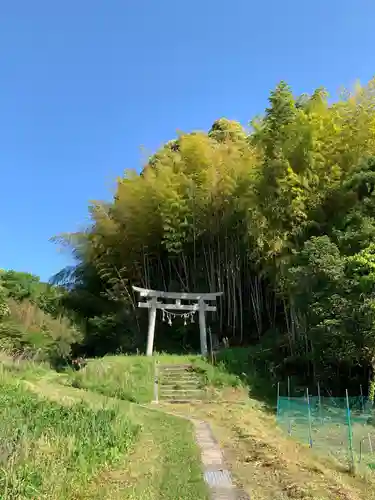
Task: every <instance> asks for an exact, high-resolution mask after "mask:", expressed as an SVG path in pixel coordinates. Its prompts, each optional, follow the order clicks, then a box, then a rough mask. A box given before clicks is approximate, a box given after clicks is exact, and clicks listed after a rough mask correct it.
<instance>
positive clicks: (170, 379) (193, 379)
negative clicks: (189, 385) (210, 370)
mask: <svg viewBox="0 0 375 500" xmlns="http://www.w3.org/2000/svg"><path fill="white" fill-rule="evenodd" d="M159 380H162V381H163V382H168V383H171V384H173V382H179V381H181V382H195V383H197V384H198V383H199V382H201V379H200V378H198V377H160V376H159Z"/></svg>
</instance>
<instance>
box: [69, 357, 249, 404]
mask: <svg viewBox="0 0 375 500" xmlns="http://www.w3.org/2000/svg"><path fill="white" fill-rule="evenodd" d="M155 361H158V362H159V363H162V364H180V363H181V364H184V363H191V364H192V365H193V368H194V369H195V370H196V372H197V374H198V376H199V377H200V378H201V380H202V385H203V386H213V387H218V388H221V387H238V386H240V385H241V384H242V383H241V379H240V377H239V376H237V375H235V374H231V373H229V372H228V371H227V370H226V368H225V365H224V364H223V363H220V364H219V365H218V366H213V365H211V364H210V363H208V362H207V361H206V360H204V359H203V358H202V357H201V356H177V355H174V356H173V355H167V354H160V355H156V356H154V357H152V358H151V357H146V356H105V357H103V358H100V359H92V360H89V361H88V364H87V366H86V367H85V368H84V369H83V370H80V371H77V372H74V371H72V370H69V371H68V372H67V374H68V378H67V379H65V380H66V383H68V384H70V385H72V386H73V387H76V388H80V389H88V390H91V391H94V392H98V393H100V394H103V395H106V396H111V397H116V398H118V399H122V400H125V401H132V402H136V403H149V402H151V401H152V400H153V385H154V363H155Z"/></svg>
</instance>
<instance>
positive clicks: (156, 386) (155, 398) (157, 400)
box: [154, 360, 159, 403]
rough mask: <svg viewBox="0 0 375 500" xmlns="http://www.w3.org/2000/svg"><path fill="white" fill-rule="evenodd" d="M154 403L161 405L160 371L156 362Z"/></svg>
mask: <svg viewBox="0 0 375 500" xmlns="http://www.w3.org/2000/svg"><path fill="white" fill-rule="evenodd" d="M154 403H159V369H158V362H157V361H156V360H155V362H154Z"/></svg>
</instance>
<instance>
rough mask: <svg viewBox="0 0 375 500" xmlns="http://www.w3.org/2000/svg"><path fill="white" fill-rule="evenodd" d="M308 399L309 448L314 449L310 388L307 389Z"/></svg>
mask: <svg viewBox="0 0 375 500" xmlns="http://www.w3.org/2000/svg"><path fill="white" fill-rule="evenodd" d="M306 399H307V417H308V419H309V446H310V448H312V447H313V442H312V428H311V408H310V396H309V389H308V388H306Z"/></svg>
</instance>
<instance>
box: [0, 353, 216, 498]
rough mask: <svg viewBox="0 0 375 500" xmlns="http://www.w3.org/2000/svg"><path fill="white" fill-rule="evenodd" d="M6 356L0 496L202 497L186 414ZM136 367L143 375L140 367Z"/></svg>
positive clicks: (1, 387)
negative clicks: (78, 384) (106, 392)
mask: <svg viewBox="0 0 375 500" xmlns="http://www.w3.org/2000/svg"><path fill="white" fill-rule="evenodd" d="M5 358H6V357H5V355H4V356H3V357H2V358H1V365H0V405H1V406H0V418H1V426H0V443H1V445H0V491H1V494H0V498H1V499H2V500H16V499H17V500H22V499H25V500H26V499H28V498H30V499H31V498H32V499H38V500H39V499H41V500H42V499H43V500H44V499H51V500H62V499H67V500H69V499H71V500H73V499H74V500H78V499H82V500H83V499H85V500H86V499H87V500H88V499H90V500H92V499H96V500H102V499H111V500H116V499H117V500H120V499H121V500H138V499H142V500H154V499H160V500H176V499H180V498H181V499H185V500H207V498H208V496H207V487H206V485H205V483H204V480H203V475H202V471H201V461H200V455H199V450H198V448H197V446H196V444H195V442H194V438H193V428H192V424H191V423H190V422H188V421H185V420H181V419H178V418H175V417H172V416H169V415H165V414H163V413H160V412H155V411H152V410H148V409H147V408H143V407H140V406H138V405H134V404H132V403H129V402H128V401H123V400H120V399H117V398H111V397H107V396H103V395H102V394H100V392H101V391H90V390H88V389H85V390H82V389H77V388H75V387H71V386H66V385H62V383H61V382H62V381H63V380H64V379H65V380H66V379H67V378H68V377H67V375H66V374H62V375H60V374H57V373H56V372H54V371H52V370H48V368H47V367H46V366H45V365H43V366H42V365H38V364H37V363H32V362H25V361H19V362H14V361H12V360H11V359H5ZM122 358H124V357H122ZM133 360H134V358H133ZM110 361H111V359H110ZM112 362H113V359H112ZM127 362H128V363H130V360H128V361H127ZM121 363H124V361H123V359H122V360H121V362H120V365H121ZM147 363H148V361H146V363H144V365H143V368H144V366H145V365H146V366H147ZM115 364H116V363H115ZM141 366H142V364H141ZM138 368H139V366H138ZM135 372H136V370H133V372H132V373H133V379H132V381H133V382H134V381H136V379H135V378H134V377H135ZM95 373H96V372H95ZM138 373H141V374H143V375H144V374H145V373H146V376H144V378H143V379H142V377H141V380H144V381H145V380H146V379H147V370H146V371H143V370H142V369H141V370H140V371H138ZM69 376H70V375H69ZM87 376H88V375H87ZM94 385H95V384H94ZM112 388H113V387H112ZM135 394H139V391H138V392H137V391H135Z"/></svg>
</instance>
